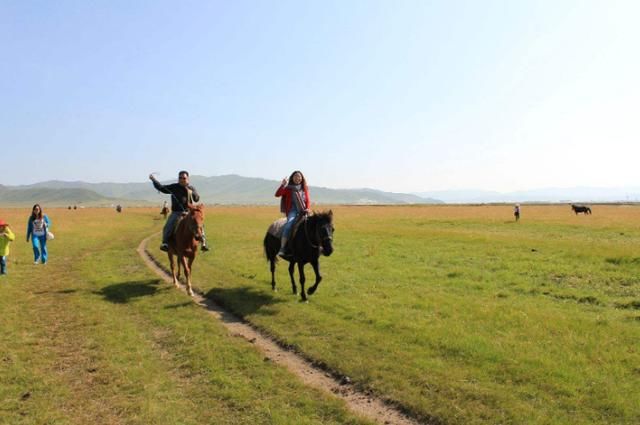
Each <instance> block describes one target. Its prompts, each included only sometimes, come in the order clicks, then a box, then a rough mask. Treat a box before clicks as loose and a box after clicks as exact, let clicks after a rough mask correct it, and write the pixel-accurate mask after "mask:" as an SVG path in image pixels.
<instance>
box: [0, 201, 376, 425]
mask: <svg viewBox="0 0 640 425" xmlns="http://www.w3.org/2000/svg"><path fill="white" fill-rule="evenodd" d="M27 213H28V212H27V211H26V210H25V211H20V210H3V211H2V218H3V219H6V220H8V221H9V222H10V223H20V222H22V221H23V220H22V219H23V218H25V217H26V216H27ZM48 213H49V215H50V216H51V218H52V219H53V221H54V226H55V231H56V236H57V237H56V240H54V241H51V242H50V253H51V259H50V261H49V263H48V264H47V265H46V266H34V265H33V264H32V262H31V261H30V258H31V257H30V255H31V253H30V245H27V244H26V243H25V242H24V239H23V238H17V241H16V242H15V243H14V246H13V247H12V253H11V256H10V259H11V261H10V264H9V273H10V275H9V276H8V278H5V279H4V280H3V281H1V282H0V285H1V286H0V312H1V314H0V328H1V329H2V332H1V333H0V423H2V424H5V423H6V424H12V425H13V424H54V423H55V424H88V423H100V424H125V423H126V424H141V425H142V424H145V425H146V424H178V423H179V424H256V423H259V424H299V423H308V424H326V423H334V424H342V423H352V424H356V423H364V421H361V420H358V419H355V418H354V417H353V416H350V415H349V414H348V413H347V412H346V410H345V407H344V405H343V403H342V402H340V401H338V400H336V399H333V398H331V397H329V396H327V395H324V394H321V393H319V392H318V391H315V390H311V389H309V388H306V387H304V386H303V385H302V384H300V383H299V382H298V381H297V379H296V378H295V377H294V376H293V375H291V374H289V373H288V372H286V371H285V370H283V369H282V368H280V367H276V366H274V365H273V364H271V363H270V362H265V360H264V358H263V356H262V355H261V354H260V353H259V352H257V351H256V350H255V349H254V347H253V346H252V345H251V344H250V343H248V342H247V341H244V340H242V339H239V338H237V337H233V336H229V335H228V334H227V331H226V330H225V329H224V328H223V327H222V326H221V325H220V324H219V323H217V322H216V321H215V320H213V319H212V318H211V317H209V316H208V315H207V314H206V313H205V312H204V311H203V310H202V309H201V308H199V307H197V306H195V304H193V303H191V302H190V300H189V298H187V297H186V296H185V295H184V294H182V293H180V292H178V291H176V290H175V289H173V287H172V286H170V285H167V284H165V283H161V282H160V281H159V280H158V279H157V278H156V277H155V276H154V275H153V273H152V272H151V271H149V270H148V269H147V268H146V266H145V265H144V264H143V263H142V261H141V260H140V258H139V257H138V256H137V254H136V253H135V248H136V246H137V245H138V243H139V242H140V241H141V240H142V239H143V238H144V237H146V236H148V235H149V234H151V233H153V232H157V231H158V230H159V229H160V226H161V223H160V222H159V221H154V220H153V218H155V216H156V215H157V212H156V211H155V210H153V211H151V210H137V211H133V210H126V212H125V213H123V214H121V215H116V214H115V212H113V211H111V210H106V209H102V210H89V209H86V210H78V211H66V210H49V211H48ZM19 228H20V226H19V224H16V225H14V230H18V229H19ZM17 233H21V232H20V231H17ZM20 236H22V235H20Z"/></svg>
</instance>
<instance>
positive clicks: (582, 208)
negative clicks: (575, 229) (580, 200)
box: [571, 204, 591, 215]
mask: <svg viewBox="0 0 640 425" xmlns="http://www.w3.org/2000/svg"><path fill="white" fill-rule="evenodd" d="M571 209H572V210H573V212H574V213H576V215H578V213H583V214H591V208H589V207H587V206H584V205H576V204H571Z"/></svg>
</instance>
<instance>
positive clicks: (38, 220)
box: [27, 204, 51, 264]
mask: <svg viewBox="0 0 640 425" xmlns="http://www.w3.org/2000/svg"><path fill="white" fill-rule="evenodd" d="M50 227H51V222H50V221H49V217H48V216H47V215H46V214H43V212H42V208H41V207H40V205H39V204H35V205H34V206H33V208H32V209H31V215H30V216H29V221H28V222H27V242H29V238H31V245H32V246H33V264H38V260H40V261H41V262H42V264H47V260H48V259H49V253H48V252H47V231H48V230H49V228H50Z"/></svg>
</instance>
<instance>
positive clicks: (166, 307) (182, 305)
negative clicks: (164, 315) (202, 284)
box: [164, 301, 193, 310]
mask: <svg viewBox="0 0 640 425" xmlns="http://www.w3.org/2000/svg"><path fill="white" fill-rule="evenodd" d="M188 306H193V301H187V302H184V303H179V304H169V305H165V306H164V308H165V309H167V310H168V309H176V308H181V307H188Z"/></svg>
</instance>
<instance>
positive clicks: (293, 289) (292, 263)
mask: <svg viewBox="0 0 640 425" xmlns="http://www.w3.org/2000/svg"><path fill="white" fill-rule="evenodd" d="M295 265H296V263H294V262H293V261H292V262H290V263H289V277H290V278H291V290H292V291H293V295H296V294H297V293H298V288H297V287H296V278H295V277H294V276H293V268H294V267H295Z"/></svg>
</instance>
